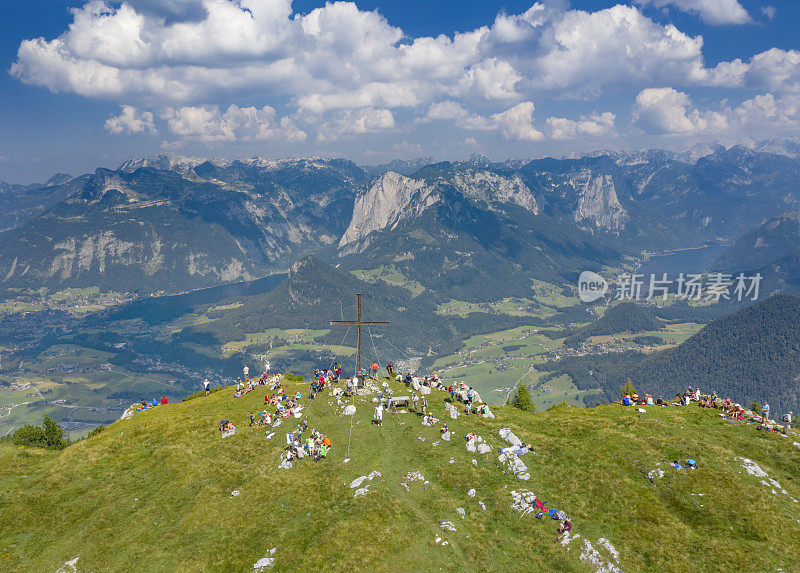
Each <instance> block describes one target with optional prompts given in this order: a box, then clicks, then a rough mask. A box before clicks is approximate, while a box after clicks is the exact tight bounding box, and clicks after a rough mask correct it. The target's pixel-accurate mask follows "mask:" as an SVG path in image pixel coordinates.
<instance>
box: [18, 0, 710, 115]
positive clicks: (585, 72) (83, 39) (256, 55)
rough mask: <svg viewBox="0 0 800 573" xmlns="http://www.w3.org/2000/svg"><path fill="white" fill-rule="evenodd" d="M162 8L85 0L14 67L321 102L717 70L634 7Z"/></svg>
mask: <svg viewBox="0 0 800 573" xmlns="http://www.w3.org/2000/svg"><path fill="white" fill-rule="evenodd" d="M155 5H157V3H154V2H152V1H144V2H143V1H141V0H140V1H138V2H134V3H128V2H123V3H122V4H120V5H119V6H117V7H115V6H114V5H112V4H109V3H107V2H105V1H104V0H91V1H90V2H88V3H87V4H86V5H84V6H83V7H82V8H77V9H73V10H72V23H71V24H70V26H69V28H68V29H67V30H66V31H64V32H63V33H62V34H61V35H59V36H57V37H56V38H53V39H49V40H48V39H45V38H32V39H28V40H24V41H23V42H22V43H21V44H20V46H19V49H18V53H17V59H16V61H15V62H14V63H13V64H12V67H11V73H12V75H14V76H15V77H17V78H19V79H20V80H22V81H24V82H26V83H28V84H31V85H37V86H43V87H46V88H48V89H50V90H52V91H55V92H73V93H77V94H80V95H84V96H89V97H99V98H108V99H112V100H119V99H123V98H124V99H125V100H126V101H140V102H146V103H147V104H148V105H154V104H162V105H169V104H172V105H175V104H184V105H185V104H190V103H203V102H207V101H209V100H211V99H212V98H217V99H219V98H220V97H223V96H224V94H238V93H241V92H242V91H247V92H250V93H252V92H253V91H258V92H259V93H262V94H264V95H265V96H266V97H282V98H289V99H291V101H293V102H294V103H295V105H297V106H298V107H299V108H302V109H306V110H310V111H312V112H314V113H321V112H324V111H327V110H332V109H344V108H352V109H356V108H363V107H374V108H396V107H414V106H417V105H420V104H426V103H430V102H433V101H436V100H437V99H441V98H442V97H454V96H458V97H462V98H467V99H471V98H480V99H484V100H498V101H503V100H512V99H516V100H523V99H531V98H532V97H533V95H534V94H537V93H541V92H555V93H561V94H564V95H568V96H570V97H576V96H579V97H583V96H586V95H589V94H596V93H598V92H600V91H601V90H603V89H619V88H620V87H621V86H626V85H634V86H637V87H640V88H641V87H644V85H645V84H650V85H652V84H653V83H655V82H659V81H663V82H666V81H667V80H668V79H673V78H682V79H683V82H684V83H685V84H686V85H694V84H703V83H718V82H719V81H720V79H719V78H718V77H717V76H718V74H717V71H716V69H712V68H706V67H705V65H704V62H703V55H702V45H703V41H702V38H701V37H699V36H698V37H691V36H689V35H686V34H684V33H682V32H681V31H679V30H678V29H677V28H675V27H674V26H672V25H661V24H659V23H656V22H654V21H652V20H651V19H649V18H647V17H646V16H644V15H643V14H642V13H641V12H640V11H639V9H638V8H636V7H633V6H625V5H618V6H613V7H611V8H607V9H603V10H598V11H595V12H587V11H581V10H569V9H567V8H566V5H565V3H558V2H546V3H542V2H537V3H535V4H534V5H533V6H532V7H531V8H530V9H529V10H527V11H526V12H524V13H523V14H519V15H513V14H505V13H502V14H500V15H498V16H497V18H496V19H495V21H494V22H493V23H492V24H491V25H487V26H482V27H479V28H476V29H474V30H471V31H467V32H463V33H456V34H454V35H453V36H446V35H440V36H437V37H435V38H434V37H419V38H413V39H411V38H407V37H406V36H405V34H404V32H403V30H401V29H400V28H398V27H396V26H393V25H392V24H391V23H390V22H389V21H387V20H386V18H384V17H383V16H382V15H381V14H379V13H378V12H376V11H373V12H367V11H362V10H360V9H359V8H358V7H357V6H356V4H354V3H351V2H333V3H327V4H325V5H324V6H322V7H320V8H316V9H314V10H312V11H311V12H309V13H308V14H293V11H292V6H291V2H290V0H197V2H180V1H178V0H173V2H172V4H170V6H168V7H167V8H165V9H166V10H167V12H168V15H169V14H171V13H180V11H181V10H184V9H189V8H191V10H192V11H193V13H195V16H194V17H192V18H188V19H185V20H179V21H172V20H170V19H169V18H168V17H166V16H165V15H164V14H163V13H159V11H158V10H156V9H155V8H154V6H155ZM187 7H188V8H187Z"/></svg>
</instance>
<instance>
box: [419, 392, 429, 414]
mask: <svg viewBox="0 0 800 573" xmlns="http://www.w3.org/2000/svg"><path fill="white" fill-rule="evenodd" d="M420 407H421V408H422V415H423V416H427V415H428V399H427V398H426V397H425V396H424V395H423V396H422V400H420Z"/></svg>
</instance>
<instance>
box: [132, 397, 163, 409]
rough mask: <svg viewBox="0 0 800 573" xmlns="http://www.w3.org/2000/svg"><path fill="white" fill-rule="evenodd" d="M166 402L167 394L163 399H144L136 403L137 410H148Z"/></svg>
mask: <svg viewBox="0 0 800 573" xmlns="http://www.w3.org/2000/svg"><path fill="white" fill-rule="evenodd" d="M166 403H167V397H166V396H161V400H159V399H158V398H153V400H152V401H151V402H148V401H147V400H144V399H142V401H141V402H139V403H138V404H137V405H136V411H137V412H144V411H145V410H148V409H150V408H155V407H156V406H158V405H163V404H166Z"/></svg>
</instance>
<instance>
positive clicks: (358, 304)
mask: <svg viewBox="0 0 800 573" xmlns="http://www.w3.org/2000/svg"><path fill="white" fill-rule="evenodd" d="M344 325H347V326H355V327H356V330H357V331H358V343H357V344H356V355H357V356H358V359H357V362H356V364H357V366H356V368H357V370H356V375H358V376H360V375H361V327H362V326H389V323H388V322H381V321H366V320H361V293H360V292H359V293H356V319H355V320H332V321H331V326H344Z"/></svg>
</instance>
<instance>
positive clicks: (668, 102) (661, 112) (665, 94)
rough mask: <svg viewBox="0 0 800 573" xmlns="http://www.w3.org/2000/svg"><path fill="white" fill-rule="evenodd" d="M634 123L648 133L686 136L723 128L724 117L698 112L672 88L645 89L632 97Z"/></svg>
mask: <svg viewBox="0 0 800 573" xmlns="http://www.w3.org/2000/svg"><path fill="white" fill-rule="evenodd" d="M633 117H634V122H635V123H636V125H637V126H639V127H640V128H642V129H643V130H644V131H645V132H648V133H657V134H689V133H695V132H699V131H705V130H709V129H711V130H720V129H725V128H726V127H727V118H726V117H725V115H724V114H722V113H719V112H714V111H708V112H704V113H701V112H700V111H699V110H698V109H696V108H695V107H694V106H693V105H692V102H691V99H690V98H689V96H688V95H687V94H685V93H683V92H680V91H677V90H675V89H673V88H649V89H646V90H642V91H641V92H639V94H638V95H637V96H636V103H635V105H634V108H633Z"/></svg>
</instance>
